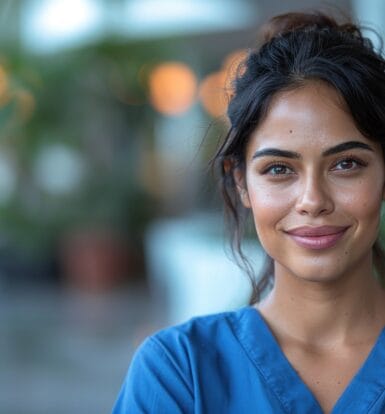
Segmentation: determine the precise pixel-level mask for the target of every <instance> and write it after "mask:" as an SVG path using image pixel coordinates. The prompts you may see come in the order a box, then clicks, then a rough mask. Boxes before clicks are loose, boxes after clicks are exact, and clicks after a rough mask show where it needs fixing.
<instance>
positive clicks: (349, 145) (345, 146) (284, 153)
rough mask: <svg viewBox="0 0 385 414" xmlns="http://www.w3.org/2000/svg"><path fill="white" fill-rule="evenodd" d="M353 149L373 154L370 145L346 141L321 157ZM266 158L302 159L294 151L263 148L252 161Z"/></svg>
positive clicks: (255, 154)
mask: <svg viewBox="0 0 385 414" xmlns="http://www.w3.org/2000/svg"><path fill="white" fill-rule="evenodd" d="M355 148H360V149H365V150H368V151H372V152H374V150H373V148H372V147H371V146H370V145H368V144H365V143H364V142H361V141H347V142H343V143H342V144H338V145H336V146H335V147H331V148H329V149H327V150H325V151H324V152H323V153H322V156H323V157H327V156H329V155H333V154H338V153H340V152H343V151H348V150H351V149H355ZM268 156H272V157H284V158H293V159H300V158H302V157H301V154H299V153H298V152H295V151H288V150H281V149H279V148H265V149H262V150H259V151H256V152H255V153H254V155H253V158H252V159H253V160H254V159H255V158H260V157H268Z"/></svg>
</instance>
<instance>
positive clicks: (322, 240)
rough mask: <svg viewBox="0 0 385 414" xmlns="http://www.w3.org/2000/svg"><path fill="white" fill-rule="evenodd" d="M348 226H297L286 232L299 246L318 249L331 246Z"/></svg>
mask: <svg viewBox="0 0 385 414" xmlns="http://www.w3.org/2000/svg"><path fill="white" fill-rule="evenodd" d="M347 229H348V227H340V226H321V227H310V226H304V227H298V228H296V229H293V230H289V231H287V232H286V233H287V234H288V235H289V236H290V237H291V238H292V239H293V240H294V241H295V242H296V243H297V244H298V245H299V246H301V247H306V248H308V249H314V250H320V249H327V248H329V247H333V246H334V245H335V244H336V243H337V242H338V240H340V239H341V237H342V236H343V235H344V234H345V231H346V230H347Z"/></svg>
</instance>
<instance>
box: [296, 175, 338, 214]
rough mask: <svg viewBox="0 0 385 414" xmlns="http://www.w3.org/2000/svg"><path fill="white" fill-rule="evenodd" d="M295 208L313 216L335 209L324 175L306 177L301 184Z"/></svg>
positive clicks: (299, 211) (301, 212) (300, 212)
mask: <svg viewBox="0 0 385 414" xmlns="http://www.w3.org/2000/svg"><path fill="white" fill-rule="evenodd" d="M295 209H296V211H297V212H298V213H299V214H301V215H306V214H307V215H310V216H313V217H317V216H319V215H325V214H330V213H331V212H332V211H333V210H334V202H333V198H332V195H331V193H330V190H329V189H328V186H327V183H326V182H325V180H324V179H323V178H322V177H320V176H317V174H312V175H311V176H308V177H306V178H304V180H303V182H302V183H301V184H300V188H299V194H298V197H297V199H296V205H295Z"/></svg>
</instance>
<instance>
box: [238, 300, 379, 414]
mask: <svg viewBox="0 0 385 414" xmlns="http://www.w3.org/2000/svg"><path fill="white" fill-rule="evenodd" d="M244 316H246V319H245V320H244V321H243V322H244V323H243V324H239V325H237V326H235V327H234V329H235V330H236V332H237V336H238V339H239V340H240V342H241V344H242V346H243V348H244V349H245V351H246V352H247V354H248V356H249V358H250V359H251V361H252V362H253V363H254V365H255V366H256V368H257V369H258V371H259V372H260V374H261V375H262V376H263V378H264V379H265V381H266V383H268V385H269V386H270V388H271V390H272V391H273V392H274V393H275V395H276V397H277V398H278V399H279V401H280V402H281V405H282V406H283V408H284V410H285V411H286V412H287V413H295V414H302V413H303V414H305V413H312V414H322V413H323V411H322V409H321V406H320V404H319V403H318V401H317V399H316V398H315V396H314V394H313V393H312V392H311V390H310V389H309V387H308V386H307V385H306V384H305V382H304V381H303V380H302V378H301V377H300V376H299V375H298V373H297V372H296V370H295V369H294V367H293V366H292V365H291V363H290V362H289V360H288V359H287V357H286V356H285V354H284V352H283V351H282V349H281V347H280V345H279V343H278V341H277V340H276V338H275V336H274V335H273V333H272V331H271V329H270V327H269V326H268V325H267V323H266V321H265V320H264V318H263V317H262V315H261V314H260V312H259V311H258V309H256V308H254V307H251V306H249V307H247V308H246V312H245V313H244ZM252 332H256V333H257V334H256V335H253V334H252ZM379 373H382V375H381V374H380V375H379ZM363 390H365V391H364V392H363ZM384 391H385V327H384V328H383V329H382V331H381V333H380V334H379V336H378V338H377V340H376V342H375V344H374V345H373V347H372V349H371V351H370V352H369V354H368V356H367V358H366V359H365V361H364V362H363V364H362V365H361V367H360V368H359V369H358V371H357V372H356V374H355V375H354V376H353V378H352V380H351V381H350V383H349V384H348V385H347V387H346V388H345V390H344V391H343V392H342V394H341V396H340V397H339V399H338V400H337V402H336V403H335V405H334V407H333V409H332V411H331V414H342V413H347V412H348V413H351V414H353V413H357V414H358V413H359V414H363V413H369V412H370V411H369V410H370V408H371V406H372V405H373V404H374V403H375V402H376V400H377V399H378V398H379V396H380V395H381V394H382V393H383V392H384Z"/></svg>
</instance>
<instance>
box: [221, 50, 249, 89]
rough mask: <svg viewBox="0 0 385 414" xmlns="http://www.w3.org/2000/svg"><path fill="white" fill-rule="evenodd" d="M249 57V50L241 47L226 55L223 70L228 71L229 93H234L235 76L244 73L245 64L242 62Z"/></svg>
mask: <svg viewBox="0 0 385 414" xmlns="http://www.w3.org/2000/svg"><path fill="white" fill-rule="evenodd" d="M246 57H247V50H245V49H239V50H235V51H234V52H232V53H230V54H229V55H227V56H226V58H225V59H224V61H223V65H222V67H223V71H224V72H225V73H226V91H227V93H228V95H229V96H230V95H232V93H233V89H234V85H233V82H234V80H235V78H236V77H237V76H239V75H242V74H243V73H244V70H245V68H244V66H243V65H242V63H243V62H244V61H245V59H246Z"/></svg>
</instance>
